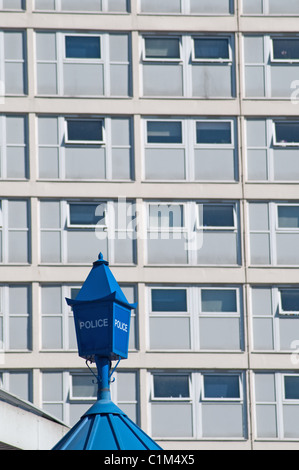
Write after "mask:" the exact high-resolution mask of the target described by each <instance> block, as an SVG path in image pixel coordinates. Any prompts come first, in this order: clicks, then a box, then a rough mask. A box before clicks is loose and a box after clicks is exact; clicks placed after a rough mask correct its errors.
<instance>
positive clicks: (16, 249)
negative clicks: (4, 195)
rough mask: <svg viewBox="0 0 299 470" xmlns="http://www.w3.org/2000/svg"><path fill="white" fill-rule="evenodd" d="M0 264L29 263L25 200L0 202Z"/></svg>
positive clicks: (4, 200) (26, 205) (3, 200)
mask: <svg viewBox="0 0 299 470" xmlns="http://www.w3.org/2000/svg"><path fill="white" fill-rule="evenodd" d="M0 263H5V264H9V263H18V264H20V263H21V264H27V263H29V220H28V203H27V201H26V200H17V199H12V200H7V199H2V200H0Z"/></svg>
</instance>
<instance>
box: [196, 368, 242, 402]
mask: <svg viewBox="0 0 299 470" xmlns="http://www.w3.org/2000/svg"><path fill="white" fill-rule="evenodd" d="M206 376H210V377H216V376H220V377H228V376H230V377H238V383H239V397H238V398H226V397H218V398H217V397H216V398H210V397H206V396H205V381H204V378H205V377H206ZM200 390H201V393H200V397H201V401H202V402H234V403H236V402H237V403H243V401H244V397H243V381H242V373H237V372H227V373H225V374H222V373H221V371H220V373H218V372H217V373H213V372H203V373H202V374H201V376H200Z"/></svg>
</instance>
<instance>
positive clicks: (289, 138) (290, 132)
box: [274, 121, 299, 147]
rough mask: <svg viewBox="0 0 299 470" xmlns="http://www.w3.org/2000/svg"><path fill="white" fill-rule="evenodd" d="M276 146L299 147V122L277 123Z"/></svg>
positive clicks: (275, 124)
mask: <svg viewBox="0 0 299 470" xmlns="http://www.w3.org/2000/svg"><path fill="white" fill-rule="evenodd" d="M274 126H275V132H274V145H279V146H283V147H285V146H287V145H296V146H299V122H290V121H289V122H275V123H274Z"/></svg>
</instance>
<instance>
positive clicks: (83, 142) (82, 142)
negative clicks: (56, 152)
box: [64, 117, 106, 146]
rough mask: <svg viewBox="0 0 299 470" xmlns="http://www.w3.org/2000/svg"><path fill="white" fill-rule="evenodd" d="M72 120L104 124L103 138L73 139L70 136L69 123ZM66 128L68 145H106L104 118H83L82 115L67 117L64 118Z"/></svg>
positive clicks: (66, 142)
mask: <svg viewBox="0 0 299 470" xmlns="http://www.w3.org/2000/svg"><path fill="white" fill-rule="evenodd" d="M70 121H86V122H100V123H101V126H102V140H71V139H69V137H68V123H69V122H70ZM64 128H65V144H67V145H73V146H76V145H88V146H93V145H104V144H105V143H106V139H105V119H104V118H98V119H97V118H84V117H83V118H81V117H77V118H76V117H65V119H64Z"/></svg>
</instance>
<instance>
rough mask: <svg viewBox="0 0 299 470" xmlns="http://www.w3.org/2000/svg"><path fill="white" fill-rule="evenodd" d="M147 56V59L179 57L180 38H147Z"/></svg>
mask: <svg viewBox="0 0 299 470" xmlns="http://www.w3.org/2000/svg"><path fill="white" fill-rule="evenodd" d="M145 57H146V58H147V59H179V58H180V40H179V38H146V39H145Z"/></svg>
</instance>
